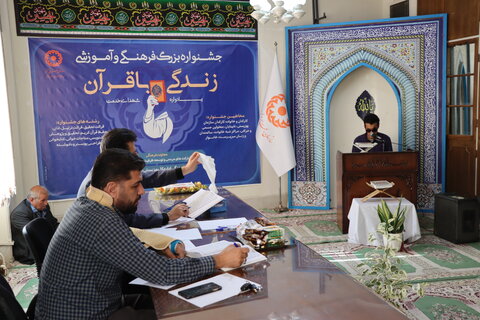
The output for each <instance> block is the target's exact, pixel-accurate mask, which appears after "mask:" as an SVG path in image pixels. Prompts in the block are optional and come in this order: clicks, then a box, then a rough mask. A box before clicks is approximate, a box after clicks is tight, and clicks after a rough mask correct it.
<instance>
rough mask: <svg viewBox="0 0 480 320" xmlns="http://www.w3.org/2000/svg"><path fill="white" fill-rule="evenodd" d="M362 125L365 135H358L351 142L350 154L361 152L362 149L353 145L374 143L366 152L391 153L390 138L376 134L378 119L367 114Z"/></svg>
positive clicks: (371, 114) (373, 115)
mask: <svg viewBox="0 0 480 320" xmlns="http://www.w3.org/2000/svg"><path fill="white" fill-rule="evenodd" d="M363 125H364V127H365V133H364V134H361V135H359V136H358V137H356V138H355V140H354V141H353V146H352V152H362V149H361V148H359V147H357V146H356V145H355V144H356V143H357V142H358V143H366V142H371V143H376V145H375V146H374V147H373V148H371V149H369V150H368V152H385V151H392V141H391V140H390V137H389V136H387V135H386V134H384V133H380V132H378V128H379V127H380V119H379V118H378V116H377V115H375V114H373V113H368V114H367V115H366V116H365V117H364V118H363Z"/></svg>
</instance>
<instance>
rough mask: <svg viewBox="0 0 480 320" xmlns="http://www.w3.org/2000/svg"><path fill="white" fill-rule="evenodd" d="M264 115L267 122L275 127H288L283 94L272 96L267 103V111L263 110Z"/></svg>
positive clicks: (288, 122)
mask: <svg viewBox="0 0 480 320" xmlns="http://www.w3.org/2000/svg"><path fill="white" fill-rule="evenodd" d="M265 113H266V114H267V118H268V121H269V122H270V123H271V124H273V125H274V126H275V127H277V128H288V127H290V121H289V120H288V113H287V106H286V105H285V95H284V94H279V95H276V96H273V97H272V98H271V99H270V101H268V103H267V109H266V110H265Z"/></svg>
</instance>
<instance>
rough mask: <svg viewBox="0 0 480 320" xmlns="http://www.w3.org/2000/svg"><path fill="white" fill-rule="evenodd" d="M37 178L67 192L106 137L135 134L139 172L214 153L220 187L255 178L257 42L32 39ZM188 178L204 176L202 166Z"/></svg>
mask: <svg viewBox="0 0 480 320" xmlns="http://www.w3.org/2000/svg"><path fill="white" fill-rule="evenodd" d="M29 48H30V63H31V73H32V88H33V103H34V111H35V126H36V139H37V153H38V171H39V178H40V184H42V185H44V186H45V187H46V188H47V189H48V190H49V192H50V198H51V199H61V198H70V197H73V196H74V195H76V192H77V189H78V187H79V185H80V183H81V181H82V180H83V178H84V177H85V175H86V174H87V172H88V171H89V170H90V168H91V167H92V165H93V162H94V160H95V158H96V156H97V155H98V153H99V145H100V141H101V138H102V135H103V134H104V133H105V132H106V131H108V130H110V129H112V128H129V129H131V130H133V131H134V132H135V133H136V134H137V135H138V140H137V143H136V147H137V151H138V152H139V155H140V156H141V157H142V158H143V159H145V161H146V163H147V167H146V168H145V170H153V169H170V168H175V167H179V166H181V165H184V164H185V163H186V162H187V160H188V157H189V156H190V154H191V153H192V152H194V151H199V152H202V153H205V154H207V155H210V156H212V157H213V158H214V159H215V163H216V167H217V177H216V182H217V183H218V184H219V185H236V184H250V183H258V182H260V170H259V155H258V149H257V146H256V143H255V128H256V123H257V121H258V108H257V101H258V99H257V43H256V42H248V41H235V42H230V41H165V40H164V41H156V40H148V41H146V40H88V39H82V40H70V39H68V40H67V39H40V38H36V39H29ZM186 180H187V181H201V182H202V183H205V184H208V183H209V180H208V177H207V175H206V174H205V171H204V170H203V169H202V168H201V167H199V168H198V169H197V171H196V172H194V173H193V174H191V175H189V176H188V177H187V179H186Z"/></svg>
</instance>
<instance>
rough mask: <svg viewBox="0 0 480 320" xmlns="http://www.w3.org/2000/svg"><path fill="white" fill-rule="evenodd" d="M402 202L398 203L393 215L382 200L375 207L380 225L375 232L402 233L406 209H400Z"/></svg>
mask: <svg viewBox="0 0 480 320" xmlns="http://www.w3.org/2000/svg"><path fill="white" fill-rule="evenodd" d="M401 204H402V200H400V201H399V203H398V207H397V209H396V210H395V212H394V213H392V212H391V211H390V208H389V207H388V206H387V203H386V202H385V201H384V200H383V199H382V200H381V202H380V204H379V205H378V207H377V214H378V218H380V223H379V224H378V227H377V231H378V232H380V233H381V234H384V235H386V234H388V233H401V232H403V224H404V222H405V212H406V211H407V208H406V207H405V208H403V209H402V208H401Z"/></svg>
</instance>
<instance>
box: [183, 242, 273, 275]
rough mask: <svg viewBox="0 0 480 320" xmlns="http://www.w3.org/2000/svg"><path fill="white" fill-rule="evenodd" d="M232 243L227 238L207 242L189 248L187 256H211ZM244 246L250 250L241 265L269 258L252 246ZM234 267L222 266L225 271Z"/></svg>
mask: <svg viewBox="0 0 480 320" xmlns="http://www.w3.org/2000/svg"><path fill="white" fill-rule="evenodd" d="M231 244H233V242H230V241H226V240H222V241H217V242H212V243H209V244H205V245H203V246H198V247H195V248H193V249H190V250H187V256H188V257H192V258H200V257H206V256H211V255H214V254H217V253H220V252H221V251H222V250H223V249H225V248H226V247H228V246H229V245H231ZM242 247H243V248H248V249H249V250H250V252H249V253H248V256H247V260H246V261H245V262H244V263H243V264H242V265H241V266H240V267H244V266H246V265H249V264H253V263H257V262H261V261H265V260H267V257H265V256H264V255H263V254H261V253H258V252H257V251H255V249H253V248H252V247H249V246H242ZM233 269H234V268H222V270H223V271H229V270H233Z"/></svg>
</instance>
